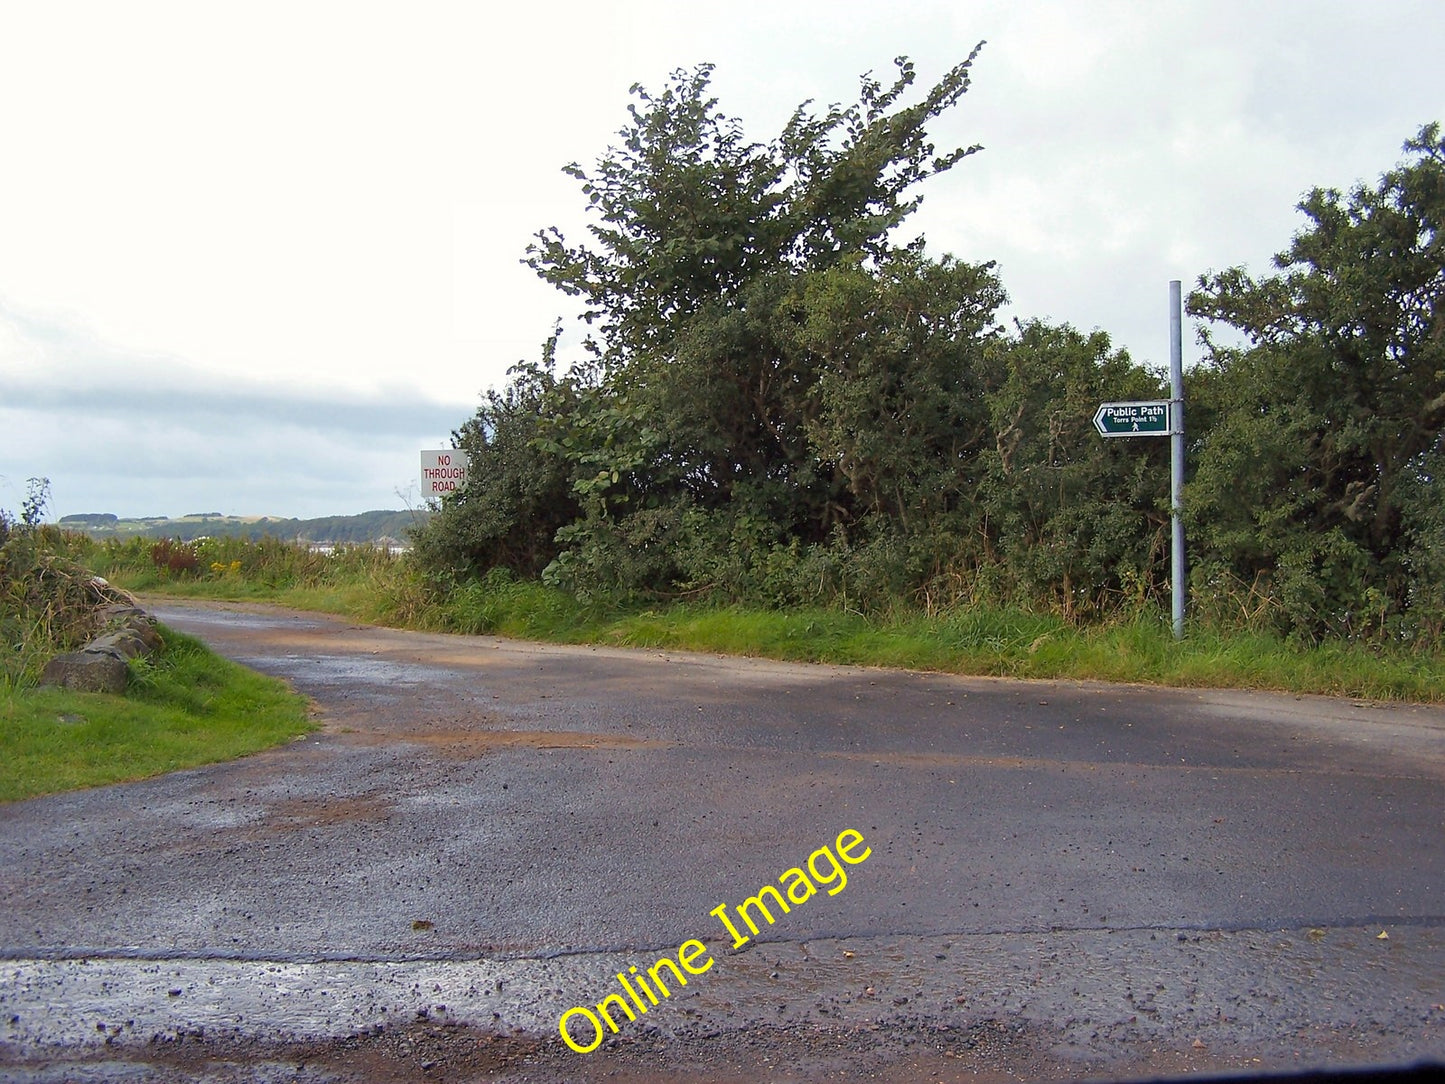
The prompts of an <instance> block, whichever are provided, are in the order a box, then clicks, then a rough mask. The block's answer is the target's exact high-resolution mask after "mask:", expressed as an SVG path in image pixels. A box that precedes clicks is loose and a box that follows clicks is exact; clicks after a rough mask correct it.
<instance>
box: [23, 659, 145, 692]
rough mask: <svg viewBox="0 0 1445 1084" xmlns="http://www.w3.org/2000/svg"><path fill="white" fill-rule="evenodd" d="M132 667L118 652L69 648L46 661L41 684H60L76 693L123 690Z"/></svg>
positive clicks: (41, 675) (61, 686)
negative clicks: (127, 664) (128, 665)
mask: <svg viewBox="0 0 1445 1084" xmlns="http://www.w3.org/2000/svg"><path fill="white" fill-rule="evenodd" d="M129 678H130V670H129V668H128V667H127V666H126V664H125V660H124V659H122V658H120V657H119V656H117V655H111V654H108V653H105V652H95V651H69V652H66V653H65V654H64V655H57V656H55V658H53V659H51V660H50V661H49V662H48V663H46V664H45V669H44V670H43V671H42V672H41V674H40V684H41V685H57V686H59V687H60V688H62V689H70V690H71V691H72V692H77V693H123V692H125V686H126V682H127V680H129Z"/></svg>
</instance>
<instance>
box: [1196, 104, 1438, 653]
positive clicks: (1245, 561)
mask: <svg viewBox="0 0 1445 1084" xmlns="http://www.w3.org/2000/svg"><path fill="white" fill-rule="evenodd" d="M1405 151H1406V153H1407V154H1409V155H1410V156H1411V157H1412V159H1413V160H1411V161H1409V162H1407V163H1406V164H1403V165H1401V166H1399V167H1397V168H1396V169H1394V170H1391V171H1390V172H1388V173H1386V174H1385V175H1384V176H1383V177H1381V178H1380V181H1379V183H1378V184H1377V185H1375V186H1373V187H1367V186H1364V185H1360V186H1358V187H1356V188H1355V189H1354V190H1352V191H1351V192H1350V193H1349V194H1348V195H1344V194H1342V193H1340V192H1339V191H1336V190H1333V189H1319V188H1317V189H1315V190H1314V191H1312V192H1311V193H1310V194H1309V195H1308V196H1307V197H1306V198H1305V199H1304V200H1303V201H1302V202H1301V203H1300V205H1299V208H1300V210H1301V211H1302V212H1303V213H1304V214H1305V215H1306V217H1307V218H1308V219H1309V225H1308V226H1307V227H1306V228H1305V229H1304V230H1303V231H1301V232H1300V233H1299V234H1297V235H1296V236H1295V238H1294V241H1293V243H1292V244H1291V246H1290V247H1289V248H1288V249H1287V250H1286V251H1284V252H1282V253H1280V254H1279V255H1278V256H1277V257H1276V258H1275V262H1276V265H1277V267H1278V268H1279V271H1280V273H1279V274H1276V275H1272V276H1268V277H1265V278H1262V279H1259V280H1256V279H1253V278H1251V277H1250V276H1248V275H1246V274H1245V273H1244V272H1243V271H1242V270H1240V269H1238V268H1235V269H1231V270H1229V271H1225V272H1221V273H1218V274H1215V275H1212V276H1207V277H1202V278H1201V279H1200V283H1199V289H1198V290H1197V291H1195V293H1193V294H1192V295H1191V297H1190V311H1191V312H1192V313H1194V314H1196V315H1199V316H1204V317H1207V318H1209V319H1211V320H1216V321H1221V322H1223V323H1226V324H1229V325H1232V326H1233V327H1235V328H1237V329H1239V330H1240V331H1242V332H1244V334H1245V335H1246V336H1247V337H1248V341H1249V344H1250V345H1249V346H1248V348H1247V349H1223V348H1219V347H1213V349H1212V357H1211V362H1212V366H1213V371H1212V372H1205V373H1203V374H1201V377H1200V379H1198V380H1196V382H1195V388H1196V390H1195V392H1194V394H1195V395H1196V396H1197V397H1199V398H1201V399H1202V400H1203V403H1204V409H1205V413H1206V416H1207V417H1208V419H1209V421H1210V424H1209V426H1208V429H1207V432H1206V433H1205V435H1204V437H1203V439H1202V440H1201V441H1200V442H1199V443H1198V445H1197V446H1196V448H1195V449H1194V458H1195V462H1196V463H1197V469H1196V473H1195V478H1194V481H1193V484H1192V486H1191V489H1190V495H1189V506H1190V511H1191V516H1192V532H1193V537H1194V538H1195V539H1197V540H1198V541H1199V542H1200V543H1202V545H1203V547H1204V550H1205V563H1206V567H1207V568H1208V569H1209V573H1208V574H1209V575H1210V576H1216V577H1217V576H1230V577H1233V578H1234V579H1235V580H1236V581H1238V582H1240V583H1250V584H1254V585H1256V586H1255V588H1253V589H1254V590H1258V591H1262V592H1263V593H1264V594H1266V595H1267V596H1268V597H1269V599H1270V601H1271V605H1270V606H1269V607H1268V609H1269V611H1270V616H1271V618H1272V621H1273V623H1274V624H1275V625H1276V626H1277V627H1280V628H1283V629H1288V630H1290V631H1292V632H1293V633H1294V634H1296V635H1299V636H1303V637H1306V638H1308V639H1317V638H1319V637H1322V636H1340V637H1347V638H1379V637H1382V636H1383V637H1386V638H1390V639H1401V638H1403V639H1413V638H1417V637H1421V636H1424V637H1427V638H1438V636H1439V634H1440V631H1441V627H1442V622H1445V609H1442V608H1441V606H1440V598H1439V595H1438V592H1436V591H1434V590H1432V589H1430V588H1429V587H1428V586H1427V581H1424V580H1422V579H1421V577H1420V572H1421V571H1422V570H1423V569H1427V568H1435V567H1437V566H1436V565H1435V564H1434V562H1435V561H1436V560H1437V558H1436V556H1435V555H1436V554H1438V550H1439V537H1440V536H1439V521H1438V512H1437V510H1438V508H1439V505H1440V491H1439V487H1438V484H1437V481H1436V479H1437V477H1438V474H1437V472H1436V467H1437V466H1438V464H1439V461H1440V455H1441V452H1442V450H1445V443H1442V426H1445V325H1442V323H1441V314H1440V309H1441V302H1442V300H1445V238H1442V235H1441V226H1442V223H1445V141H1442V139H1441V133H1440V127H1439V125H1436V124H1432V125H1428V126H1427V127H1425V128H1423V129H1421V131H1420V133H1419V134H1418V135H1417V137H1416V138H1414V139H1412V140H1410V141H1409V142H1407V143H1406V144H1405ZM1211 346H1213V344H1212V343H1211ZM1436 582H1438V581H1436Z"/></svg>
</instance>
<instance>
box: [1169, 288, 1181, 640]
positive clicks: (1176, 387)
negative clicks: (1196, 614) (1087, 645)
mask: <svg viewBox="0 0 1445 1084" xmlns="http://www.w3.org/2000/svg"><path fill="white" fill-rule="evenodd" d="M1179 293H1180V291H1179V280H1178V279H1174V280H1172V281H1171V282H1170V283H1169V413H1170V419H1169V421H1170V425H1169V451H1170V455H1169V505H1170V510H1171V512H1172V514H1173V528H1174V530H1173V534H1174V539H1173V541H1174V559H1173V562H1172V564H1173V572H1174V639H1176V640H1182V639H1183V638H1184V320H1183V314H1182V312H1181V305H1180V297H1179Z"/></svg>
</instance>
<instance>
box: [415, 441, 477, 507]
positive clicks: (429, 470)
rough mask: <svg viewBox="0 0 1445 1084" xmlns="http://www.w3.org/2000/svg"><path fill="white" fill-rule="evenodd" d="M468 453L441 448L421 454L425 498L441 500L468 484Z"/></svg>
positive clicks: (422, 485) (422, 483)
mask: <svg viewBox="0 0 1445 1084" xmlns="http://www.w3.org/2000/svg"><path fill="white" fill-rule="evenodd" d="M468 465H469V464H468V461H467V453H466V452H459V451H457V450H456V449H455V448H440V449H437V450H435V451H424V452H422V453H421V492H422V496H424V497H431V498H434V499H440V498H442V497H445V496H446V495H447V494H448V493H453V492H455V491H456V490H458V489H462V488H463V487H464V486H466V484H467V467H468Z"/></svg>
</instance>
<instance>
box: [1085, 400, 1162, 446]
mask: <svg viewBox="0 0 1445 1084" xmlns="http://www.w3.org/2000/svg"><path fill="white" fill-rule="evenodd" d="M1094 428H1095V429H1097V430H1098V431H1099V435H1100V436H1103V437H1167V436H1170V435H1171V434H1170V429H1169V400H1167V399H1157V400H1154V401H1153V402H1143V403H1103V404H1101V405H1100V406H1099V409H1098V410H1097V411H1095V412H1094Z"/></svg>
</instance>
